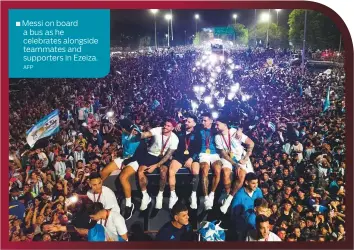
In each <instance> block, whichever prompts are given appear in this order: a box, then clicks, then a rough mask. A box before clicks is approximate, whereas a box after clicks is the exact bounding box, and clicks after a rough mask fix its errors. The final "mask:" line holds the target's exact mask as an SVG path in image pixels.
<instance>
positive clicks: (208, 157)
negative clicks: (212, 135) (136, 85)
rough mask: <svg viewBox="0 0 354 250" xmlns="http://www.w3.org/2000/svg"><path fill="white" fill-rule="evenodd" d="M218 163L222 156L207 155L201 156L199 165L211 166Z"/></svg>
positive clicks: (202, 154)
mask: <svg viewBox="0 0 354 250" xmlns="http://www.w3.org/2000/svg"><path fill="white" fill-rule="evenodd" d="M216 161H220V156H219V155H218V154H206V153H200V154H199V163H202V162H206V163H208V164H209V165H212V164H214V162H216Z"/></svg>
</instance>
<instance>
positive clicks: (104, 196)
mask: <svg viewBox="0 0 354 250" xmlns="http://www.w3.org/2000/svg"><path fill="white" fill-rule="evenodd" d="M87 197H88V198H89V199H90V200H92V201H93V202H101V203H102V205H103V208H104V209H112V211H116V212H117V213H120V208H119V205H118V202H117V198H116V195H115V194H114V193H113V191H112V190H111V189H110V188H108V187H105V186H102V193H101V194H94V193H93V192H92V190H89V191H88V192H87Z"/></svg>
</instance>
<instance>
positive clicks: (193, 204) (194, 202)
mask: <svg viewBox="0 0 354 250" xmlns="http://www.w3.org/2000/svg"><path fill="white" fill-rule="evenodd" d="M189 201H190V202H191V209H197V208H198V205H197V194H194V195H193V194H192V195H191V197H190V198H189Z"/></svg>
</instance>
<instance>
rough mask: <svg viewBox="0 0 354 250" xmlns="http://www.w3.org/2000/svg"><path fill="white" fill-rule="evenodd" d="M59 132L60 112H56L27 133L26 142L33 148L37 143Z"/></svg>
mask: <svg viewBox="0 0 354 250" xmlns="http://www.w3.org/2000/svg"><path fill="white" fill-rule="evenodd" d="M58 131H59V110H57V109H56V110H54V111H53V112H52V113H50V114H49V115H47V116H45V117H44V118H42V119H41V120H40V121H39V122H38V123H37V124H36V125H34V126H33V127H32V128H30V129H29V130H28V131H27V132H26V136H27V138H26V140H27V143H28V145H29V146H30V147H31V148H32V147H33V146H34V144H35V143H36V141H38V140H39V139H42V138H44V137H48V136H51V135H53V134H55V133H57V132H58Z"/></svg>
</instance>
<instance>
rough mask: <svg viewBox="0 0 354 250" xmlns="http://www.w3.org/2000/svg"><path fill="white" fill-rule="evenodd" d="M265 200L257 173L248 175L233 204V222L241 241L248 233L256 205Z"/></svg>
mask: <svg viewBox="0 0 354 250" xmlns="http://www.w3.org/2000/svg"><path fill="white" fill-rule="evenodd" d="M258 198H263V195H262V191H261V190H260V189H259V188H258V178H257V175H256V174H255V173H248V174H247V175H246V177H245V183H244V187H243V188H241V189H240V190H239V191H238V193H237V194H236V195H235V197H234V199H233V201H232V204H231V221H232V224H233V228H234V229H235V230H236V232H237V234H238V238H239V240H244V237H245V233H247V230H248V228H247V218H248V217H249V216H250V214H251V213H252V211H254V203H255V200H256V199H258Z"/></svg>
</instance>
